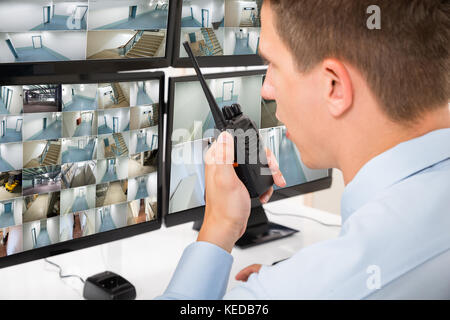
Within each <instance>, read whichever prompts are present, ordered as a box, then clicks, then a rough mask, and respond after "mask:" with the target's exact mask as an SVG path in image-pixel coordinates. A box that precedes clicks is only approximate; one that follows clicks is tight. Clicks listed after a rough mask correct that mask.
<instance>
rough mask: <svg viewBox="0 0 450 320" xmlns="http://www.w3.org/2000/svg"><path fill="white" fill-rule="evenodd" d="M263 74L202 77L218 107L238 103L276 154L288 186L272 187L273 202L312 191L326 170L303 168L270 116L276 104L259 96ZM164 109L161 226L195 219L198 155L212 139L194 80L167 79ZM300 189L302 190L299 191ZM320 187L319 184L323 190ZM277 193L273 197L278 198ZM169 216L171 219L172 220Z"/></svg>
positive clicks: (201, 188) (200, 180)
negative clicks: (164, 192)
mask: <svg viewBox="0 0 450 320" xmlns="http://www.w3.org/2000/svg"><path fill="white" fill-rule="evenodd" d="M264 75H265V70H259V71H244V72H234V73H228V74H214V75H205V78H206V82H207V84H208V86H209V87H210V89H211V91H212V93H213V95H214V97H215V99H216V101H217V104H218V105H219V107H223V106H225V105H231V104H233V103H238V104H240V105H241V108H242V111H243V112H244V114H246V115H247V116H249V117H250V118H251V119H252V120H253V121H254V122H255V123H256V126H257V128H258V129H259V132H260V134H261V136H262V140H263V142H264V144H265V146H266V147H268V148H269V149H270V150H271V151H272V152H273V153H274V155H275V157H276V158H277V160H278V162H279V167H280V170H281V172H282V173H283V175H284V177H285V179H286V182H287V185H286V187H284V188H281V189H280V188H278V187H276V186H275V188H274V189H275V193H274V196H273V199H279V198H280V197H279V196H280V195H286V196H292V195H298V194H301V193H306V192H312V191H315V190H317V187H318V185H317V184H315V183H316V182H319V181H322V180H323V179H328V178H329V177H330V172H329V170H327V169H325V170H312V169H309V168H308V167H306V166H305V165H304V164H303V162H302V159H301V155H300V153H299V152H298V150H297V148H296V146H295V145H294V143H293V142H292V141H291V140H289V139H287V138H286V128H285V126H284V125H283V124H282V123H281V122H280V121H279V120H278V119H277V118H276V117H275V111H276V103H275V101H267V100H264V99H263V98H261V87H262V84H263V81H264ZM169 99H170V100H169V108H168V134H169V136H168V137H171V138H170V139H168V141H167V142H168V149H167V155H166V159H167V160H166V175H167V182H168V186H167V190H168V194H167V196H166V197H168V207H167V213H168V215H167V217H166V223H167V222H168V224H169V225H170V224H176V222H186V221H189V220H193V219H198V217H199V214H202V210H203V206H204V205H205V200H204V192H205V182H204V181H205V176H204V171H205V170H204V169H205V168H204V163H203V155H204V153H205V151H206V150H207V148H208V146H209V145H210V144H211V143H212V141H213V134H214V132H213V130H212V129H213V128H214V120H213V118H212V114H211V111H210V109H209V105H208V103H207V100H206V98H205V95H204V93H203V90H202V88H201V86H200V83H199V82H198V81H197V78H196V77H180V78H171V79H170V87H169ZM299 186H301V188H298V187H299ZM324 187H325V186H322V188H324ZM277 195H278V196H277ZM172 216H173V218H172Z"/></svg>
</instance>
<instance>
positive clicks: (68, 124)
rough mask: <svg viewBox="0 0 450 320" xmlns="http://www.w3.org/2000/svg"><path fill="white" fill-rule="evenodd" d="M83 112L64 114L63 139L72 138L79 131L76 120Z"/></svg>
mask: <svg viewBox="0 0 450 320" xmlns="http://www.w3.org/2000/svg"><path fill="white" fill-rule="evenodd" d="M80 116H81V112H63V133H62V134H63V137H72V136H73V134H74V133H75V130H76V129H77V123H76V119H77V118H78V117H80Z"/></svg>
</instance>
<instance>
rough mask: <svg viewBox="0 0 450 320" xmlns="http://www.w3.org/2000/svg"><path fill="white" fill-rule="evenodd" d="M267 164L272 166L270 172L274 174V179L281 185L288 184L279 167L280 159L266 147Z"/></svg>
mask: <svg viewBox="0 0 450 320" xmlns="http://www.w3.org/2000/svg"><path fill="white" fill-rule="evenodd" d="M266 157H267V165H268V166H269V168H270V172H271V173H272V176H273V181H274V182H275V184H276V185H277V186H279V187H281V188H282V187H284V186H285V185H286V180H284V177H283V174H282V173H281V171H280V168H279V167H278V161H277V159H276V158H275V156H274V155H273V153H272V151H270V149H269V148H266Z"/></svg>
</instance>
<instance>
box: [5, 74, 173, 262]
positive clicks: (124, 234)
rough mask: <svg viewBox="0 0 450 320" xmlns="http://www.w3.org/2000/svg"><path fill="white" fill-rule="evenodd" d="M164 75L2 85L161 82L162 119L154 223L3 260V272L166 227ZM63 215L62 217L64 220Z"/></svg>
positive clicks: (29, 80)
mask: <svg viewBox="0 0 450 320" xmlns="http://www.w3.org/2000/svg"><path fill="white" fill-rule="evenodd" d="M164 79H165V76H164V73H163V72H138V73H111V74H105V73H103V74H98V73H91V74H89V75H80V74H70V75H55V76H50V77H49V76H41V77H36V76H34V77H15V78H13V81H10V82H8V83H5V82H4V81H0V85H2V86H3V85H19V86H20V85H27V84H52V83H57V84H89V83H101V82H121V81H122V82H127V81H148V80H158V81H159V105H160V111H159V117H158V149H159V152H158V161H157V163H158V170H157V193H158V194H157V202H158V206H157V214H156V219H155V220H152V221H147V222H142V223H139V224H134V225H130V226H125V227H121V228H117V229H114V230H110V231H106V232H101V233H95V234H93V235H89V236H85V237H81V238H77V239H72V240H67V241H64V242H58V243H55V244H52V245H49V246H46V247H41V248H36V249H31V250H27V251H22V252H19V253H15V254H13V255H10V256H5V257H2V258H0V269H1V268H5V267H9V266H12V265H16V264H20V263H25V262H30V261H33V260H37V259H43V258H47V257H50V256H54V255H58V254H63V253H67V252H72V251H75V250H80V249H85V248H88V247H92V246H96V245H100V244H104V243H107V242H111V241H116V240H120V239H124V238H128V237H132V236H136V235H138V234H142V233H146V232H150V231H154V230H158V229H160V228H161V225H162V212H163V211H162V210H163V203H162V201H163V178H164V175H163V149H164V143H163V132H164V131H163V129H164V124H163V119H164V113H165V104H164ZM125 203H128V200H127V202H125ZM60 216H61V215H59V217H60Z"/></svg>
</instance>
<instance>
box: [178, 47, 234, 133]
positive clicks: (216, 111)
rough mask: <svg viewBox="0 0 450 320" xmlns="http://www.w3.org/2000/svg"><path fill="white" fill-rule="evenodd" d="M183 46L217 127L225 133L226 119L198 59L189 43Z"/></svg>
mask: <svg viewBox="0 0 450 320" xmlns="http://www.w3.org/2000/svg"><path fill="white" fill-rule="evenodd" d="M183 46H184V48H185V49H186V52H187V54H188V55H189V57H190V58H191V60H192V64H193V65H194V69H195V72H196V73H197V78H198V80H199V81H200V84H201V86H202V88H203V92H204V93H205V96H206V100H208V104H209V108H210V109H211V113H212V115H213V118H214V122H215V123H216V127H217V129H219V130H220V131H224V130H225V129H226V122H225V117H224V116H223V114H222V111H221V110H220V108H219V106H218V105H217V102H216V99H215V98H214V96H213V95H212V93H211V90H210V89H209V87H208V85H207V84H206V81H205V78H204V77H203V74H202V72H201V71H200V67H199V66H198V62H197V59H196V58H195V56H194V54H193V53H192V50H191V46H190V45H189V42H187V41H185V42H183Z"/></svg>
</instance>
